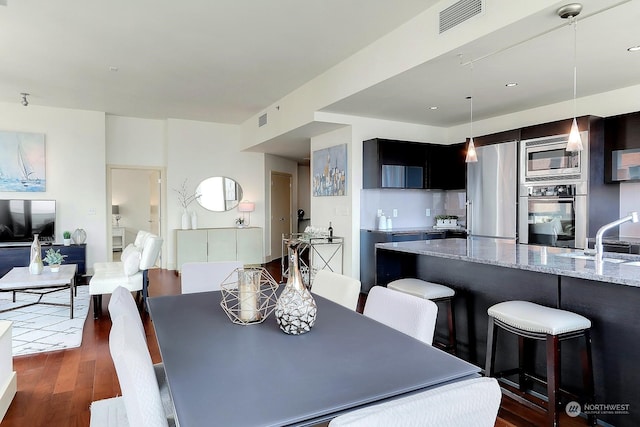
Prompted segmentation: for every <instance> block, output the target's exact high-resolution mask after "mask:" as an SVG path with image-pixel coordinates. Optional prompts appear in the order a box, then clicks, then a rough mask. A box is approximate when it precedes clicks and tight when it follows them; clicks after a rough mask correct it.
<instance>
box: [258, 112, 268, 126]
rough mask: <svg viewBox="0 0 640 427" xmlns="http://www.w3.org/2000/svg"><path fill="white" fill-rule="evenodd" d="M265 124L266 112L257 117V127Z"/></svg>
mask: <svg viewBox="0 0 640 427" xmlns="http://www.w3.org/2000/svg"><path fill="white" fill-rule="evenodd" d="M266 124H267V113H264V114H263V115H261V116H260V117H258V127H262V126H264V125H266Z"/></svg>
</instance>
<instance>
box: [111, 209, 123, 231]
mask: <svg viewBox="0 0 640 427" xmlns="http://www.w3.org/2000/svg"><path fill="white" fill-rule="evenodd" d="M111 214H112V215H115V216H116V227H120V218H122V217H121V216H120V206H118V205H111Z"/></svg>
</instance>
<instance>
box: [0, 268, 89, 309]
mask: <svg viewBox="0 0 640 427" xmlns="http://www.w3.org/2000/svg"><path fill="white" fill-rule="evenodd" d="M77 269H78V266H77V265H76V264H63V265H61V266H60V271H58V272H55V273H54V272H52V271H51V268H50V267H44V269H43V270H42V273H41V274H31V273H29V267H13V269H12V270H11V271H9V272H8V273H7V274H5V275H4V276H3V277H2V278H0V292H13V302H16V292H19V293H26V294H36V295H39V296H40V297H39V298H38V300H37V301H35V302H29V303H27V304H23V305H20V306H17V307H12V308H8V309H5V310H1V311H0V313H2V312H5V311H9V310H15V309H18V308H23V307H29V306H31V305H35V304H47V305H59V306H64V307H67V305H68V306H69V318H70V319H73V295H74V292H75V276H76V270H77ZM67 288H68V289H69V304H60V303H54V302H46V301H42V297H43V296H45V295H47V294H50V293H51V292H57V291H60V290H63V289H67Z"/></svg>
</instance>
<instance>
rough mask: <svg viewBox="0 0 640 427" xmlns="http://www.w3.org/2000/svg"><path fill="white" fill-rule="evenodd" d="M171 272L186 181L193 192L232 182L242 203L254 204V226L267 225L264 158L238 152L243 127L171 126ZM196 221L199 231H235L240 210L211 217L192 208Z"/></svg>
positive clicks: (174, 123)
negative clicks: (207, 182)
mask: <svg viewBox="0 0 640 427" xmlns="http://www.w3.org/2000/svg"><path fill="white" fill-rule="evenodd" d="M166 128H167V135H166V141H167V148H166V153H167V165H166V167H167V186H166V188H167V190H166V193H167V194H166V200H167V209H166V211H165V212H166V215H165V224H166V225H167V230H168V232H167V234H166V237H167V239H166V240H165V242H166V245H167V268H169V269H175V232H174V230H176V229H178V228H180V227H181V221H180V218H181V215H182V212H181V207H180V205H179V204H178V200H177V197H176V192H175V191H174V189H176V188H180V187H181V185H182V183H183V181H184V180H185V179H186V180H187V187H188V190H189V191H190V192H195V189H196V186H197V185H198V183H200V181H202V180H203V179H205V178H209V177H212V176H225V177H229V178H232V179H234V180H235V181H236V182H238V183H239V184H240V186H241V187H242V190H243V193H244V198H245V199H247V200H251V201H252V202H255V204H256V210H255V211H254V212H251V223H252V224H253V225H255V226H260V227H261V226H263V224H264V223H265V203H264V200H266V198H265V189H264V176H265V161H264V157H265V156H264V154H262V153H251V152H246V153H245V152H240V151H239V149H238V147H239V146H240V126H238V125H228V124H220V123H206V122H197V121H190V120H178V119H169V120H167V127H166ZM189 209H190V210H193V211H195V212H196V214H197V216H198V228H209V227H233V226H235V222H234V221H235V219H236V218H237V217H238V212H237V209H233V210H231V211H227V212H211V211H208V210H205V209H204V208H202V207H201V206H200V205H199V204H198V203H197V202H194V203H192V204H191V205H190V206H189Z"/></svg>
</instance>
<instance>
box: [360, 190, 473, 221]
mask: <svg viewBox="0 0 640 427" xmlns="http://www.w3.org/2000/svg"><path fill="white" fill-rule="evenodd" d="M465 201H466V192H464V191H437V190H429V191H425V190H409V189H402V190H392V189H372V190H361V198H360V228H363V229H375V228H377V223H376V220H377V212H378V209H382V211H383V212H384V215H385V216H386V217H389V216H391V218H392V221H393V228H410V227H430V226H433V225H435V222H436V221H435V216H436V215H457V216H458V217H459V219H458V223H462V224H464V223H465ZM394 209H396V210H397V212H398V216H397V217H393V210H394ZM427 209H429V210H430V216H426V210H427Z"/></svg>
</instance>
